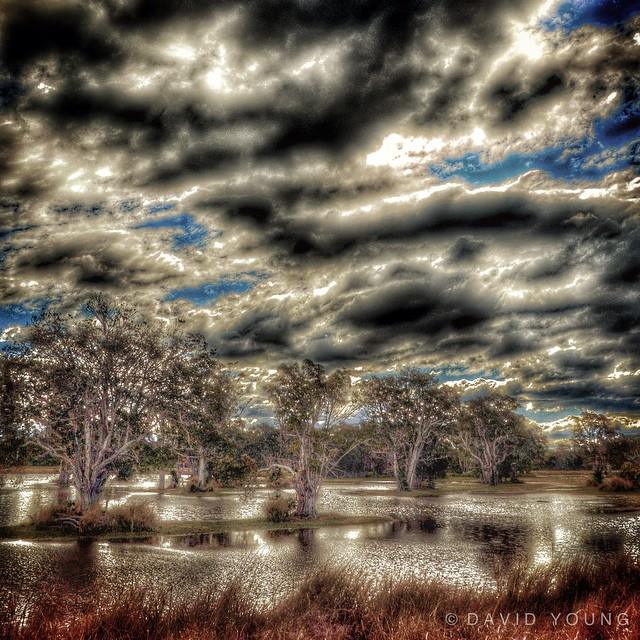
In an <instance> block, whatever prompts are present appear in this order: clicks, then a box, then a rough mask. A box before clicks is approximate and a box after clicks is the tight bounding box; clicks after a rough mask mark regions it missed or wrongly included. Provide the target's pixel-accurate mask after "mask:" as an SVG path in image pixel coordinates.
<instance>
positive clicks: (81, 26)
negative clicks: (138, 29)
mask: <svg viewBox="0 0 640 640" xmlns="http://www.w3.org/2000/svg"><path fill="white" fill-rule="evenodd" d="M121 54H122V52H121V51H120V48H119V46H118V43H117V41H116V39H115V38H114V34H113V33H111V32H110V31H109V30H108V29H105V28H104V26H103V25H101V24H99V22H98V21H97V20H96V18H95V16H94V14H93V12H92V11H91V9H90V8H89V7H87V6H82V5H81V4H79V3H77V4H67V5H65V4H59V3H55V2H51V3H49V2H46V1H44V0H42V1H34V2H29V1H27V2H23V1H22V0H15V1H13V0H9V1H8V2H6V3H4V5H3V7H2V39H1V44H0V56H1V59H2V63H3V65H4V66H5V67H6V68H7V69H8V70H9V72H10V73H12V74H15V75H16V76H18V77H19V76H20V75H21V74H22V72H23V71H24V69H25V68H26V67H27V66H28V65H30V64H32V63H34V62H36V61H38V60H40V59H42V58H44V57H46V56H49V55H52V56H55V57H56V58H57V59H58V60H60V61H61V62H65V63H72V64H77V65H78V66H81V65H83V64H88V65H95V64H100V63H107V64H115V63H116V62H117V61H119V60H121Z"/></svg>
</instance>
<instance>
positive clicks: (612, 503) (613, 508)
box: [0, 480, 640, 601]
mask: <svg viewBox="0 0 640 640" xmlns="http://www.w3.org/2000/svg"><path fill="white" fill-rule="evenodd" d="M143 482H150V481H148V480H143ZM145 486H146V485H144V484H143V485H141V486H140V485H137V484H119V485H114V486H112V487H111V492H110V494H109V500H110V502H111V504H113V502H114V501H120V502H121V501H125V500H129V499H135V500H144V501H148V502H149V503H150V504H151V505H153V507H154V508H155V510H156V511H157V513H158V515H159V516H160V517H161V518H163V519H165V520H174V519H194V520H212V521H213V520H219V519H222V518H233V519H237V518H249V517H254V516H255V515H258V514H259V513H260V510H261V505H262V502H263V501H264V499H265V497H266V495H267V494H268V492H267V491H266V490H261V489H259V490H257V491H255V492H254V493H253V494H252V495H249V496H247V495H245V494H244V493H243V492H241V491H238V492H228V493H226V494H224V495H222V496H192V495H180V494H158V493H155V492H150V491H145V490H144V488H145ZM371 487H375V489H372V488H371ZM385 487H386V488H392V487H393V484H391V483H371V485H370V486H369V485H368V484H367V483H359V484H358V485H349V484H348V483H341V484H335V485H330V486H328V487H327V488H326V489H325V490H324V492H323V494H322V497H321V505H320V508H321V510H323V511H327V512H334V513H345V514H351V515H362V516H364V515H387V516H393V518H394V520H393V521H388V522H379V523H374V524H366V525H357V526H356V525H350V526H335V527H321V528H317V529H313V528H310V529H301V530H296V531H287V530H276V531H264V530H238V531H229V532H225V533H204V534H199V535H189V536H157V535H154V536H149V537H148V538H147V539H144V540H133V541H131V540H130V541H126V542H110V543H106V542H95V543H91V542H89V543H82V544H81V543H76V542H64V543H55V544H54V543H47V542H32V543H24V542H20V541H4V542H0V580H2V581H3V582H4V583H6V584H12V583H16V582H18V583H23V584H25V583H27V584H28V583H29V581H33V580H36V579H40V578H41V577H48V576H49V577H53V576H57V577H59V578H61V579H63V580H64V581H66V582H68V583H69V584H71V585H77V586H78V587H90V586H92V585H93V584H95V583H96V582H98V581H101V580H106V581H109V582H110V583H111V584H115V585H118V584H120V583H122V584H123V585H125V584H127V585H128V584H131V583H136V584H143V585H147V586H163V585H165V586H175V585H176V584H178V585H181V588H185V589H186V588H188V589H192V588H193V589H206V590H215V589H218V588H221V587H222V586H223V585H225V584H226V583H227V582H228V581H229V580H232V579H234V578H237V579H240V580H242V581H243V582H245V583H247V582H248V583H249V584H250V586H251V590H252V593H254V594H255V597H256V599H258V600H260V601H263V600H264V601H269V600H270V599H272V598H276V597H279V595H282V594H284V593H286V592H287V591H288V590H290V589H292V588H294V587H295V586H296V585H297V584H299V582H300V581H301V580H302V579H304V577H305V575H308V573H309V572H310V571H312V570H314V569H317V568H320V567H338V568H343V569H345V568H346V569H348V570H349V571H353V572H359V573H361V574H362V575H363V576H365V577H366V578H368V579H370V580H372V581H373V582H380V581H383V580H385V579H387V578H389V577H392V578H395V579H401V578H403V577H419V578H422V579H432V578H435V579H441V580H445V581H449V582H457V583H460V582H463V583H467V584H479V583H485V584H493V581H494V578H495V572H496V570H497V569H498V568H501V567H504V566H511V565H513V564H514V563H515V562H518V561H520V560H524V561H526V562H529V563H531V564H538V565H544V564H548V563H549V562H551V561H552V560H553V559H554V558H555V557H558V556H563V557H571V556H572V555H578V554H584V553H589V554H616V553H632V554H635V555H636V556H638V555H639V554H640V516H639V515H638V512H637V511H636V510H635V509H637V502H635V501H634V500H633V498H629V497H625V498H621V497H617V496H581V495H579V494H544V495H519V496H492V495H479V494H477V495H465V494H456V495H450V496H445V497H441V498H413V497H402V498H399V497H397V496H394V495H384V494H380V491H382V490H383V489H384V488H385ZM356 489H357V491H356ZM55 492H56V488H55V485H54V484H53V483H52V482H49V483H46V482H45V483H36V482H33V481H28V480H27V481H26V482H23V484H22V485H21V486H18V485H16V486H12V487H5V488H4V489H2V490H0V520H1V521H2V522H3V523H15V522H19V521H21V520H23V519H24V518H25V517H26V515H27V513H28V512H29V511H30V510H31V509H33V508H37V507H38V506H42V505H44V504H47V503H48V501H52V500H54V499H55Z"/></svg>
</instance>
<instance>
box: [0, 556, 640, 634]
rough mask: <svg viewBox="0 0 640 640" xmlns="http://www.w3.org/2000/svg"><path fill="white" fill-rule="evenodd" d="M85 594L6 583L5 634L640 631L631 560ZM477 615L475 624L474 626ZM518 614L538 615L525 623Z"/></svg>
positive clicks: (325, 574) (1, 602) (1, 617)
mask: <svg viewBox="0 0 640 640" xmlns="http://www.w3.org/2000/svg"><path fill="white" fill-rule="evenodd" d="M77 595H78V594H75V593H74V597H70V593H69V590H68V587H65V586H63V585H59V584H52V583H43V584H42V585H41V586H40V587H39V588H38V589H36V590H34V589H32V588H30V589H29V590H27V589H26V588H25V591H24V593H21V592H20V590H19V589H14V590H13V591H9V590H8V589H7V588H6V587H4V588H0V608H1V611H0V639H2V640H36V639H38V640H53V639H56V640H58V639H59V640H90V639H92V640H93V639H95V640H116V639H117V640H134V639H135V640H138V639H143V638H144V639H146V640H169V639H172V640H174V639H175V640H205V639H213V638H225V639H226V638H229V639H235V640H244V639H254V638H255V639H256V640H276V639H283V640H285V639H287V640H289V639H291V640H293V639H301V640H302V639H305V640H306V639H310V640H316V639H317V640H320V639H323V640H334V639H335V640H343V639H344V640H346V639H354V640H360V639H362V640H364V639H371V640H414V639H416V640H417V639H418V638H419V639H420V640H425V639H428V640H445V639H447V640H458V639H459V640H462V639H468V640H480V639H481V638H482V639H485V638H492V639H493V638H496V639H498V640H503V639H504V640H507V639H511V638H514V639H515V638H525V637H526V638H531V639H534V638H535V639H536V640H540V639H541V640H546V639H549V640H551V639H554V640H555V639H557V638H560V639H564V638H566V639H567V640H568V639H569V638H571V639H575V638H599V639H602V640H607V639H614V638H615V639H617V638H625V640H638V639H639V638H640V624H639V623H640V567H639V566H638V565H637V564H636V563H635V562H633V561H632V560H630V559H628V558H616V559H613V558H612V559H608V560H599V561H598V560H595V559H590V558H584V559H582V560H579V561H574V562H572V563H570V564H563V563H555V564H550V565H547V566H540V567H537V568H534V569H525V568H515V569H511V570H510V571H508V572H506V573H505V574H504V575H502V576H500V577H499V579H498V582H497V586H496V588H495V589H492V588H488V587H487V588H468V587H452V586H449V585H446V584H444V583H442V582H437V581H421V580H417V579H413V580H409V581H401V582H386V583H384V584H382V585H376V586H374V585H373V584H372V583H370V582H368V581H367V580H366V579H364V578H363V576H359V575H357V574H354V573H353V572H348V571H339V570H337V571H336V570H323V571H318V572H317V573H315V574H314V575H312V576H311V577H309V578H308V579H307V580H306V581H305V582H303V583H302V584H301V585H300V586H299V587H298V588H297V589H296V590H295V591H294V592H293V593H291V594H290V595H289V596H287V597H285V598H283V599H282V600H281V601H280V602H278V603H276V604H275V605H274V606H272V607H269V608H264V607H263V608H261V607H259V606H257V605H256V604H255V600H254V598H253V597H252V594H251V589H250V588H247V587H246V586H243V585H242V584H240V583H239V582H238V581H235V582H232V583H231V584H230V585H228V586H227V587H226V588H225V589H223V590H222V591H220V592H217V593H215V594H214V593H200V594H197V595H191V596H190V597H186V596H181V597H176V595H175V592H171V591H162V590H155V591H152V590H143V589H136V588H131V589H129V590H127V591H121V590H118V589H105V588H101V589H98V590H95V589H93V590H87V591H86V592H85V593H83V594H80V597H77ZM469 613H474V614H475V615H477V617H478V622H477V623H475V624H469V623H468V620H469V619H468V618H467V616H468V614H469ZM516 613H518V614H520V616H524V614H525V613H528V614H530V616H533V618H534V620H535V621H534V622H533V623H531V624H527V625H526V626H525V624H524V621H523V618H519V619H516V618H515V614H516ZM447 614H449V615H448V617H447ZM509 614H511V615H510V617H509V618H508V619H507V620H506V621H502V620H501V619H500V615H502V617H503V619H504V618H505V617H506V616H507V615H509ZM551 614H555V615H556V618H555V619H554V617H553V616H552V615H551ZM567 614H575V618H574V617H573V616H570V617H569V618H567ZM601 614H605V618H604V622H603V620H602V619H601V617H600V616H601ZM592 615H593V616H594V617H593V618H592V617H591V616H592ZM607 615H609V616H610V617H611V624H609V622H608V618H607ZM454 616H455V617H457V622H455V623H454V624H450V623H451V622H452V620H453V619H454ZM487 616H490V617H489V618H488V617H487ZM488 620H490V622H488ZM592 620H593V623H592ZM530 621H531V617H530V618H529V622H530Z"/></svg>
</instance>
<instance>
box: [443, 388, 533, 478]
mask: <svg viewBox="0 0 640 640" xmlns="http://www.w3.org/2000/svg"><path fill="white" fill-rule="evenodd" d="M517 406H518V405H517V403H516V401H515V400H513V399H512V398H509V397H507V396H503V395H500V394H490V395H487V396H483V397H479V398H474V399H473V400H470V401H469V402H468V403H467V404H466V405H464V406H463V409H462V413H461V416H460V422H459V425H458V428H457V429H456V430H455V432H454V433H453V434H452V436H451V443H452V444H453V446H454V447H459V448H461V449H462V450H463V451H465V452H466V453H467V454H468V455H469V456H470V457H471V458H472V459H473V460H474V461H475V462H476V464H477V465H478V467H479V469H480V476H481V478H482V481H483V482H486V483H487V484H491V485H496V484H498V481H499V466H500V465H501V464H502V463H503V462H504V461H505V460H506V459H507V457H508V456H509V455H511V454H513V453H514V452H515V451H516V449H517V447H518V443H519V442H520V437H521V433H522V429H523V422H524V418H523V417H522V416H520V415H518V414H517V413H515V411H514V410H515V409H516V407H517Z"/></svg>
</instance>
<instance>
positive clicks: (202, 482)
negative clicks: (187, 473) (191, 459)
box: [198, 449, 207, 489]
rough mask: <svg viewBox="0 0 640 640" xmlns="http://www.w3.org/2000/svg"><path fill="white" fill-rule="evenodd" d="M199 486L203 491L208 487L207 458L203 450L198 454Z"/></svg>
mask: <svg viewBox="0 0 640 640" xmlns="http://www.w3.org/2000/svg"><path fill="white" fill-rule="evenodd" d="M198 486H199V487H200V488H201V489H204V488H205V487H206V486H207V458H206V456H205V453H204V451H203V450H202V449H201V450H200V451H199V452H198Z"/></svg>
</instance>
